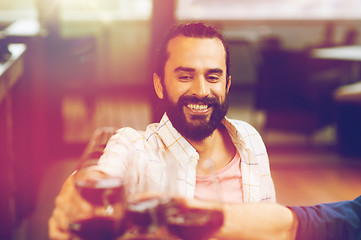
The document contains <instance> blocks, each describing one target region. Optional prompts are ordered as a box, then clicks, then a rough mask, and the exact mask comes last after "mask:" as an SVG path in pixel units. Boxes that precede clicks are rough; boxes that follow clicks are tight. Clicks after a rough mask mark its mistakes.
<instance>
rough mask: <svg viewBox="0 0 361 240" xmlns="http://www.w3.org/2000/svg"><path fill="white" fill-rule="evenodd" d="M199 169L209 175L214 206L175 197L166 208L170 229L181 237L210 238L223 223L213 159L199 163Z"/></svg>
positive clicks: (191, 238)
mask: <svg viewBox="0 0 361 240" xmlns="http://www.w3.org/2000/svg"><path fill="white" fill-rule="evenodd" d="M197 171H198V172H201V173H202V174H204V175H205V176H207V178H208V179H209V181H210V183H211V184H210V185H209V186H208V188H209V190H210V191H211V192H213V194H214V197H213V199H212V208H209V207H208V206H209V204H206V205H207V207H204V206H202V204H196V205H188V204H186V201H183V200H182V199H180V198H173V199H172V200H171V201H169V202H168V204H167V206H166V208H165V210H164V219H165V222H166V224H167V229H168V231H169V232H170V233H171V234H173V235H175V236H177V237H179V238H181V239H187V240H188V239H189V240H193V239H194V240H196V239H197V240H202V239H208V238H209V237H211V236H212V234H214V233H215V232H216V231H217V230H218V229H219V228H220V227H221V226H222V225H223V218H224V217H223V211H222V201H221V198H220V189H219V184H218V181H217V177H216V174H215V169H214V167H213V162H212V160H204V161H203V162H201V163H199V165H198V167H197ZM200 200H202V199H200ZM203 200H208V199H203Z"/></svg>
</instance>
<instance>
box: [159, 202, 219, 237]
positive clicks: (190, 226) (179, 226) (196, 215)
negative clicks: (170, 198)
mask: <svg viewBox="0 0 361 240" xmlns="http://www.w3.org/2000/svg"><path fill="white" fill-rule="evenodd" d="M165 220H166V223H167V225H168V229H169V231H170V232H171V233H173V234H175V235H177V236H178V237H180V238H181V239H187V240H193V239H194V240H201V239H208V238H209V237H210V236H211V235H212V234H213V233H214V232H216V231H217V230H218V229H219V228H220V227H221V226H222V224H223V212H222V211H221V210H210V209H199V208H187V207H185V206H173V207H171V208H169V209H167V210H166V211H165Z"/></svg>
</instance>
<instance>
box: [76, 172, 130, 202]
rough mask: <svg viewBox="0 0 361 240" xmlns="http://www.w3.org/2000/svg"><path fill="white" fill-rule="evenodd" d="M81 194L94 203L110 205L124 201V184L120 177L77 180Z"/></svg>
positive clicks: (77, 186)
mask: <svg viewBox="0 0 361 240" xmlns="http://www.w3.org/2000/svg"><path fill="white" fill-rule="evenodd" d="M76 188H77V190H78V192H79V193H80V195H81V196H82V197H83V198H84V199H85V200H87V201H88V202H90V203H92V204H93V205H108V204H114V203H116V202H119V201H124V186H123V182H122V181H121V179H118V178H100V179H96V180H94V179H86V180H79V181H76Z"/></svg>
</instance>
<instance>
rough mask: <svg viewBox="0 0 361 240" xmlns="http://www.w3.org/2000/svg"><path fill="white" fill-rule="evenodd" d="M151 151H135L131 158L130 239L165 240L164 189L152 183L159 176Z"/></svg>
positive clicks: (128, 179)
mask: <svg viewBox="0 0 361 240" xmlns="http://www.w3.org/2000/svg"><path fill="white" fill-rule="evenodd" d="M153 157H154V158H156V157H159V156H155V155H152V150H151V149H145V150H144V149H142V150H139V149H134V150H132V152H131V153H130V154H129V161H128V169H127V171H126V172H127V173H126V175H127V176H126V195H127V209H126V218H127V220H128V221H129V224H130V225H132V226H133V229H132V232H133V233H134V235H135V236H134V237H133V238H131V239H164V235H165V234H166V232H164V228H163V222H162V221H163V217H162V215H163V214H162V212H163V208H164V205H165V200H166V199H165V197H164V196H165V192H164V190H165V188H163V187H162V185H161V184H160V185H159V183H155V182H154V181H153V180H154V179H153V178H154V174H156V173H155V172H156V171H154V169H153V168H152V165H151V164H150V163H151V162H152V159H151V158H153Z"/></svg>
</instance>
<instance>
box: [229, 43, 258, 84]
mask: <svg viewBox="0 0 361 240" xmlns="http://www.w3.org/2000/svg"><path fill="white" fill-rule="evenodd" d="M227 46H228V48H229V54H230V60H231V61H230V62H231V66H230V74H231V76H232V91H240V90H245V88H246V87H253V85H254V84H255V82H256V79H257V65H258V62H259V55H258V51H257V49H256V46H255V44H254V43H253V42H250V41H248V40H245V39H228V40H227Z"/></svg>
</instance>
